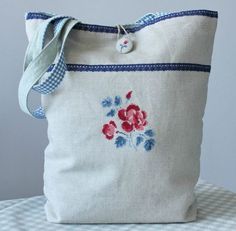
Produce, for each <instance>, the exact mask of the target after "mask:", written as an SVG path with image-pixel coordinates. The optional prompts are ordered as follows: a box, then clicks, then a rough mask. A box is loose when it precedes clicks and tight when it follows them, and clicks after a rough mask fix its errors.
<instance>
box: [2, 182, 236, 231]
mask: <svg viewBox="0 0 236 231" xmlns="http://www.w3.org/2000/svg"><path fill="white" fill-rule="evenodd" d="M196 196H197V200H198V208H199V210H198V219H197V221H195V222H190V223H183V224H181V223H180V224H122V225H119V224H110V225H105V224H101V225H96V224H95V225H76V224H64V225H63V224H53V223H49V222H47V221H46V217H45V212H44V203H45V201H46V199H45V197H43V196H37V197H32V198H27V199H18V200H10V201H2V202H0V230H1V231H13V230H15V231H17V230H25V231H42V230H43V231H159V230H160V231H234V230H236V194H235V193H232V192H229V191H226V190H224V189H223V188H219V187H216V186H214V185H212V184H209V183H206V182H201V183H200V184H198V185H197V187H196ZM147 213H148V211H147Z"/></svg>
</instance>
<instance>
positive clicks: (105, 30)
mask: <svg viewBox="0 0 236 231" xmlns="http://www.w3.org/2000/svg"><path fill="white" fill-rule="evenodd" d="M52 16H53V15H52V14H47V13H42V12H39V13H32V12H30V13H28V14H27V15H26V20H30V19H43V20H46V19H48V18H50V17H52ZM183 16H207V17H211V18H217V17H218V13H217V12H216V11H210V10H188V11H180V12H174V13H169V14H166V15H163V16H160V17H157V18H154V19H150V21H148V22H146V23H144V24H142V25H139V24H133V26H127V27H126V29H127V31H128V32H130V33H134V32H136V31H139V30H141V29H142V28H144V27H146V26H148V25H151V24H154V23H157V22H160V21H163V20H166V19H171V18H177V17H183ZM75 29H78V30H84V31H90V32H103V33H118V29H117V27H113V26H102V25H94V24H85V23H79V24H78V25H76V26H75ZM121 33H123V32H121Z"/></svg>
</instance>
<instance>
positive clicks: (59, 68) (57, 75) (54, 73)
mask: <svg viewBox="0 0 236 231" xmlns="http://www.w3.org/2000/svg"><path fill="white" fill-rule="evenodd" d="M66 68H67V67H66V64H65V59H64V54H63V53H62V54H61V55H60V57H59V60H58V62H57V63H56V65H54V66H53V68H52V70H51V75H50V76H49V77H47V78H46V80H44V81H42V83H37V84H36V85H34V86H33V89H34V90H35V91H37V92H39V93H41V94H49V93H52V92H53V91H54V90H55V89H56V88H57V87H58V85H59V84H60V83H61V81H62V80H63V78H64V75H65V73H66Z"/></svg>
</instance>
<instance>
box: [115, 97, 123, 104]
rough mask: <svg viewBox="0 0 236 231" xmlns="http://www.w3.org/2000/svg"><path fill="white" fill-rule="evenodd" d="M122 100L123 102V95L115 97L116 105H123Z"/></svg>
mask: <svg viewBox="0 0 236 231" xmlns="http://www.w3.org/2000/svg"><path fill="white" fill-rule="evenodd" d="M121 102H122V100H121V97H120V96H116V97H115V102H114V103H115V105H116V106H120V105H121Z"/></svg>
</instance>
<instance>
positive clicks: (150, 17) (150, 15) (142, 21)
mask: <svg viewBox="0 0 236 231" xmlns="http://www.w3.org/2000/svg"><path fill="white" fill-rule="evenodd" d="M167 14H168V13H164V12H157V13H148V14H145V15H144V16H143V17H141V18H140V19H138V20H137V21H136V22H135V23H137V24H147V23H149V22H150V21H152V20H154V19H156V18H159V17H161V16H165V15H167Z"/></svg>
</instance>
